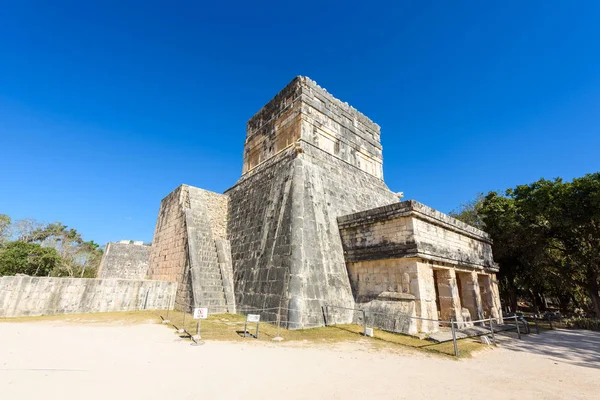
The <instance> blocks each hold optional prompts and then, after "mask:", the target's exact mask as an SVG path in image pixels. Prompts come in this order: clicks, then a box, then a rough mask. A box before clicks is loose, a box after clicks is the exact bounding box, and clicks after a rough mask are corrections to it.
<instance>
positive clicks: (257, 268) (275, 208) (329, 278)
mask: <svg viewBox="0 0 600 400" xmlns="http://www.w3.org/2000/svg"><path fill="white" fill-rule="evenodd" d="M227 194H228V195H229V196H230V203H229V204H230V213H229V232H230V241H231V246H232V260H233V270H234V281H235V288H236V300H237V305H238V306H250V307H256V308H278V307H279V305H280V304H282V305H283V307H284V308H286V307H287V308H289V309H290V311H289V312H288V314H287V315H282V319H283V320H284V321H288V326H289V327H290V328H298V327H307V326H317V325H321V324H322V321H323V318H322V312H321V306H323V305H324V304H326V303H327V304H330V305H339V306H345V307H349V306H352V305H353V302H354V300H353V298H352V293H351V289H350V282H349V280H348V273H347V271H346V266H345V261H344V257H343V249H342V244H341V240H340V236H339V231H338V228H337V222H336V218H337V216H339V215H343V214H346V213H350V212H354V211H359V210H364V209H367V208H370V207H373V206H377V205H383V204H388V203H390V202H394V201H397V198H396V197H395V196H394V194H393V193H392V192H390V191H389V189H388V188H387V187H386V186H385V184H384V183H383V181H381V180H379V179H377V178H375V177H373V176H371V175H370V174H368V173H365V172H364V171H362V170H360V169H358V168H355V167H353V166H351V165H349V164H347V163H346V162H344V161H342V160H340V159H337V158H335V157H333V156H331V155H330V154H328V153H327V152H325V151H323V150H321V149H320V148H317V147H315V146H313V145H311V144H309V143H306V142H304V141H299V142H297V143H296V144H295V146H293V147H290V148H288V149H287V150H286V151H284V152H281V153H280V154H279V155H278V156H276V157H273V158H271V159H269V160H268V161H267V162H265V163H263V164H262V165H261V166H259V167H258V168H256V169H255V170H254V171H253V172H252V173H251V174H247V175H245V176H243V177H242V179H241V180H240V182H238V184H237V185H236V186H234V187H233V188H231V189H230V190H229V191H227ZM271 312H273V313H274V314H276V311H271ZM282 314H283V313H282ZM272 317H275V315H273V316H272Z"/></svg>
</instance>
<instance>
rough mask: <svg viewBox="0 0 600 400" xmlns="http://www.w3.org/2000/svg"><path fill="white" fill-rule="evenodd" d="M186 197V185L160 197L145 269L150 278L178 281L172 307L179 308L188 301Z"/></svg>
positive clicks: (189, 292) (188, 302)
mask: <svg viewBox="0 0 600 400" xmlns="http://www.w3.org/2000/svg"><path fill="white" fill-rule="evenodd" d="M187 197H188V196H187V186H185V185H181V186H179V187H178V188H177V189H175V190H174V191H173V192H171V193H170V194H169V195H168V196H167V197H165V198H164V199H162V201H161V203H160V209H159V212H158V218H157V220H156V229H155V231H154V239H153V240H152V249H151V251H150V265H149V268H148V278H149V279H154V280H160V281H167V282H177V283H178V290H177V299H176V301H175V308H177V309H179V310H181V309H183V308H184V307H187V304H190V302H191V285H190V282H189V277H188V274H187V261H188V260H187V246H188V241H187V232H186V226H185V212H184V209H185V207H186V202H187Z"/></svg>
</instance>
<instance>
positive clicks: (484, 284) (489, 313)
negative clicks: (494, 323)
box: [478, 274, 502, 323]
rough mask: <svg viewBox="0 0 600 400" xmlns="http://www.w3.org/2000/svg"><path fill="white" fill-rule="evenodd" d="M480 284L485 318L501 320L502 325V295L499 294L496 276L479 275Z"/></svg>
mask: <svg viewBox="0 0 600 400" xmlns="http://www.w3.org/2000/svg"><path fill="white" fill-rule="evenodd" d="M478 282H479V287H480V291H481V302H482V309H483V313H484V318H489V317H493V318H499V323H502V312H501V310H502V308H501V304H500V294H499V292H498V282H496V275H495V274H489V275H487V274H485V275H484V274H482V275H479V276H478Z"/></svg>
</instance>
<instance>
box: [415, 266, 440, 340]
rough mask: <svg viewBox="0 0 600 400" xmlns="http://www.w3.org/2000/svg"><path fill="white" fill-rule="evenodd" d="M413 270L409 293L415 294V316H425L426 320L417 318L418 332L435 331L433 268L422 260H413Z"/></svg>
mask: <svg viewBox="0 0 600 400" xmlns="http://www.w3.org/2000/svg"><path fill="white" fill-rule="evenodd" d="M414 267H416V268H415V269H414V270H413V271H414V272H415V275H414V277H415V278H416V279H411V293H412V294H414V295H415V299H416V304H415V311H416V316H417V317H420V318H426V319H429V320H436V321H426V320H417V327H418V330H419V332H426V333H431V332H437V331H438V329H439V324H438V323H437V319H438V318H437V306H436V304H435V281H434V279H433V268H431V265H430V264H427V263H423V262H415V264H414Z"/></svg>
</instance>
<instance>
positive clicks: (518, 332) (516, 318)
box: [515, 315, 521, 339]
mask: <svg viewBox="0 0 600 400" xmlns="http://www.w3.org/2000/svg"><path fill="white" fill-rule="evenodd" d="M515 325H516V326H517V336H518V337H519V339H521V330H520V329H519V317H517V316H516V315H515Z"/></svg>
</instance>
